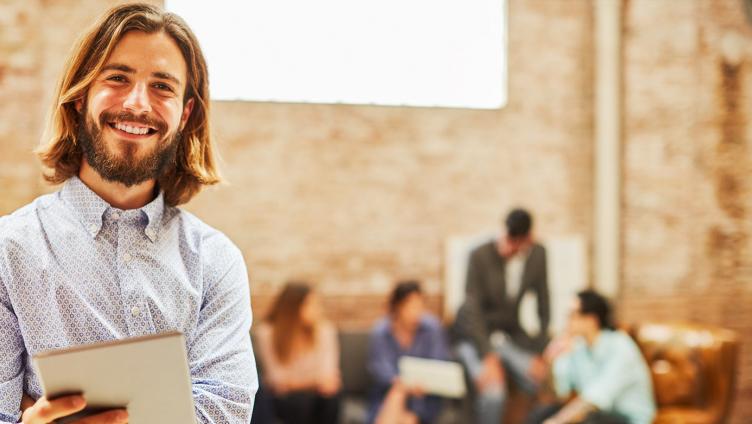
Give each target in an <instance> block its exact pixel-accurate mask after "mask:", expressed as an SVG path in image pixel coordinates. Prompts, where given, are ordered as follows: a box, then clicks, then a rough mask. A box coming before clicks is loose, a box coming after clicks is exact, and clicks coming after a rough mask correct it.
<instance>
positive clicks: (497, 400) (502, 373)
mask: <svg viewBox="0 0 752 424" xmlns="http://www.w3.org/2000/svg"><path fill="white" fill-rule="evenodd" d="M532 223H533V222H532V217H531V216H530V214H529V213H528V212H527V211H525V210H523V209H514V210H512V211H511V212H510V213H509V214H508V215H507V217H506V219H505V227H506V228H505V230H506V231H505V232H504V234H502V235H501V236H500V237H499V238H497V239H495V240H491V241H489V242H487V243H484V244H482V245H480V246H479V247H477V248H476V249H475V250H473V251H472V253H471V254H470V260H469V263H468V270H467V286H466V298H465V302H464V304H463V305H462V307H460V309H459V311H458V313H457V317H456V320H455V323H454V327H453V333H454V336H455V340H456V341H457V344H456V349H457V354H458V356H459V357H460V360H461V361H462V362H463V364H464V365H465V366H466V367H467V369H468V372H469V374H470V377H471V378H472V379H473V381H474V383H475V386H476V391H477V396H476V412H477V418H478V420H477V421H478V423H481V424H486V423H488V424H491V423H493V424H499V423H500V422H501V421H500V420H501V416H502V415H503V410H504V401H505V399H506V386H505V379H506V375H509V376H510V377H511V378H513V379H514V380H515V382H516V383H517V385H518V386H519V387H520V388H522V389H523V390H526V391H528V392H530V393H535V392H536V391H537V390H538V386H539V384H540V383H541V381H542V380H543V378H544V377H545V372H546V371H545V370H546V367H545V365H544V363H543V361H542V359H541V358H540V352H541V351H542V350H543V349H544V348H545V346H546V343H547V341H548V325H549V321H550V315H551V314H550V306H549V295H548V281H547V271H546V250H545V248H544V247H543V246H541V245H540V244H538V243H536V242H535V241H534V240H533V237H532V232H531V230H532ZM529 295H533V296H534V297H535V299H536V300H537V305H538V318H539V320H540V322H539V324H540V325H539V328H540V331H539V333H538V334H532V335H531V334H528V333H527V332H526V331H525V330H524V329H523V327H522V325H521V324H520V317H519V315H520V304H521V303H522V300H523V299H524V298H525V297H526V296H529Z"/></svg>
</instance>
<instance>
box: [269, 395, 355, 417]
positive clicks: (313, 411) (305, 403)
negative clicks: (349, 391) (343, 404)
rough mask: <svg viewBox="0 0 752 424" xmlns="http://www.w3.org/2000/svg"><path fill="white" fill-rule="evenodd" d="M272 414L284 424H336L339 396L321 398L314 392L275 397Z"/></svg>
mask: <svg viewBox="0 0 752 424" xmlns="http://www.w3.org/2000/svg"><path fill="white" fill-rule="evenodd" d="M272 403H273V405H274V412H275V415H276V416H277V418H279V419H280V420H281V421H282V422H283V423H285V424H336V423H337V420H338V419H339V404H340V396H339V395H334V396H331V397H326V396H321V395H320V394H318V393H315V392H309V391H305V392H292V393H288V394H286V395H284V396H275V397H274V400H273V402H272Z"/></svg>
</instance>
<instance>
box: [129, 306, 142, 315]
mask: <svg viewBox="0 0 752 424" xmlns="http://www.w3.org/2000/svg"><path fill="white" fill-rule="evenodd" d="M140 313H141V310H140V309H138V306H134V307H133V308H131V315H133V316H134V317H137V316H138V315H139V314H140Z"/></svg>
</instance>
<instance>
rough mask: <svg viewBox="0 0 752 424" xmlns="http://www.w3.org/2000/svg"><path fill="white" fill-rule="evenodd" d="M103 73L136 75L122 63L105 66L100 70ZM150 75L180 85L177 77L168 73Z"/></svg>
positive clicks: (134, 71) (133, 70)
mask: <svg viewBox="0 0 752 424" xmlns="http://www.w3.org/2000/svg"><path fill="white" fill-rule="evenodd" d="M104 71H121V72H125V73H128V74H135V73H136V70H135V69H133V68H131V67H130V66H128V65H124V64H122V63H110V64H108V65H105V66H104V67H103V68H102V72H104ZM151 75H152V76H153V77H156V78H159V79H163V80H168V81H172V82H174V83H175V84H177V85H182V84H181V83H180V80H179V79H178V78H177V77H175V76H174V75H172V74H170V73H168V72H152V73H151Z"/></svg>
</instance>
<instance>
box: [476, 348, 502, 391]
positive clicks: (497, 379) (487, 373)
mask: <svg viewBox="0 0 752 424" xmlns="http://www.w3.org/2000/svg"><path fill="white" fill-rule="evenodd" d="M503 382H504V369H503V368H502V367H501V363H500V362H499V358H497V357H496V355H494V354H493V353H489V354H487V355H486V356H485V357H484V358H483V369H481V371H480V375H478V378H476V379H475V384H476V385H477V386H478V390H480V391H483V390H484V389H486V388H487V387H490V386H495V385H501V384H502V383H503Z"/></svg>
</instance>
